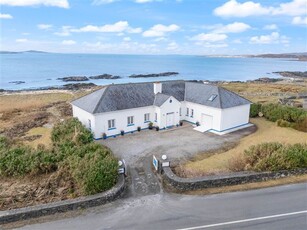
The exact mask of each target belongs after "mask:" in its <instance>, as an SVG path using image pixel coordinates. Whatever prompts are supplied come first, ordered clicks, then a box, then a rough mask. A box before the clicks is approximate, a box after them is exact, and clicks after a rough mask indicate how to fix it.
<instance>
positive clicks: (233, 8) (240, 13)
mask: <svg viewBox="0 0 307 230" xmlns="http://www.w3.org/2000/svg"><path fill="white" fill-rule="evenodd" d="M268 13H270V9H267V8H264V7H262V6H261V4H260V3H254V2H251V1H249V2H244V3H239V2H237V1H236V0H230V1H228V2H226V3H225V4H224V5H222V6H220V7H217V8H216V9H215V10H214V14H215V15H217V16H221V17H247V16H251V15H264V14H268Z"/></svg>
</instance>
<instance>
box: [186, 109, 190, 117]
mask: <svg viewBox="0 0 307 230" xmlns="http://www.w3.org/2000/svg"><path fill="white" fill-rule="evenodd" d="M189 114H190V109H189V108H187V113H186V116H187V117H188V116H189Z"/></svg>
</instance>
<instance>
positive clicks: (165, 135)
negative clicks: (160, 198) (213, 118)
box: [99, 123, 255, 197]
mask: <svg viewBox="0 0 307 230" xmlns="http://www.w3.org/2000/svg"><path fill="white" fill-rule="evenodd" d="M253 130H255V127H250V128H246V129H243V130H240V131H237V132H234V133H232V134H226V135H223V136H218V135H215V134H212V133H200V132H198V131H195V130H193V126H192V125H191V124H189V123H184V125H183V126H182V127H176V128H173V129H168V130H162V131H159V132H157V131H155V130H142V131H141V132H135V133H133V134H126V135H125V136H118V137H116V138H108V139H106V140H101V141H99V142H100V143H101V144H103V145H106V146H108V147H109V148H110V149H111V150H112V151H113V153H114V154H115V155H116V156H118V157H119V158H121V159H125V161H126V163H127V165H128V181H130V182H131V183H129V189H128V196H134V197H140V196H146V195H152V194H157V193H161V192H163V189H162V186H161V184H160V182H159V180H158V178H157V177H156V175H155V173H154V172H153V171H152V163H151V162H152V155H155V156H157V157H161V155H163V154H166V155H167V156H168V159H169V160H170V161H171V163H172V164H174V162H176V161H180V160H184V159H188V158H190V157H192V156H193V155H196V154H198V153H200V152H204V151H208V150H214V149H219V148H221V147H223V146H225V145H227V144H229V143H234V142H237V141H239V140H240V138H242V137H243V136H245V135H248V134H250V133H252V132H253Z"/></svg>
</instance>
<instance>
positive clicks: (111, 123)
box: [108, 119, 115, 129]
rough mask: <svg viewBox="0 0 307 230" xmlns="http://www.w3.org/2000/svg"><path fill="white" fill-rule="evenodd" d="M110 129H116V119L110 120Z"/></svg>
mask: <svg viewBox="0 0 307 230" xmlns="http://www.w3.org/2000/svg"><path fill="white" fill-rule="evenodd" d="M108 127H109V129H115V119H112V120H108Z"/></svg>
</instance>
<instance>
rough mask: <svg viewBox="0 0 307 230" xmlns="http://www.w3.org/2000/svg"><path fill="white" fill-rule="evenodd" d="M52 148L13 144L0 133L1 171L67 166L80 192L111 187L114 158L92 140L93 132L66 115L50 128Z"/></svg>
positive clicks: (32, 171)
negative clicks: (65, 118)
mask: <svg viewBox="0 0 307 230" xmlns="http://www.w3.org/2000/svg"><path fill="white" fill-rule="evenodd" d="M51 139H52V148H51V149H47V148H46V147H44V146H43V145H39V146H38V147H37V148H36V149H34V148H31V147H29V146H25V145H15V144H13V143H11V142H10V141H9V140H8V139H6V138H5V137H0V175H1V176H25V175H33V174H36V175H37V174H43V173H50V172H54V171H56V170H58V169H61V168H62V169H65V170H68V173H69V174H70V175H71V176H72V178H73V180H74V182H75V183H76V185H77V187H78V188H79V189H80V190H81V191H82V192H83V194H95V193H97V192H102V191H105V190H107V189H109V188H110V187H112V186H113V185H114V184H115V183H116V180H117V169H118V163H117V159H116V158H115V157H114V155H113V154H112V152H111V150H110V149H108V148H106V147H103V146H102V145H100V144H97V143H94V142H93V135H92V133H91V132H90V131H89V130H88V129H86V128H85V127H84V126H83V125H82V124H81V123H80V122H79V121H78V120H76V119H69V120H67V121H64V122H61V123H59V124H57V125H56V126H55V127H54V128H53V130H52V135H51Z"/></svg>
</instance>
